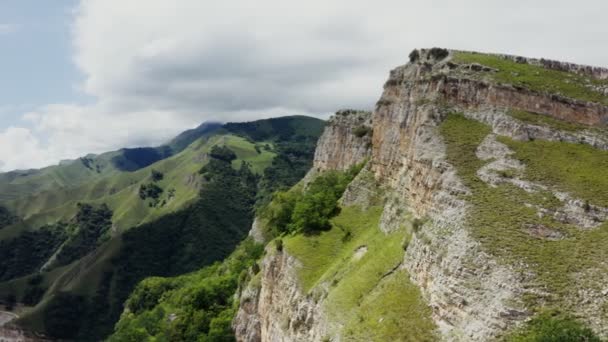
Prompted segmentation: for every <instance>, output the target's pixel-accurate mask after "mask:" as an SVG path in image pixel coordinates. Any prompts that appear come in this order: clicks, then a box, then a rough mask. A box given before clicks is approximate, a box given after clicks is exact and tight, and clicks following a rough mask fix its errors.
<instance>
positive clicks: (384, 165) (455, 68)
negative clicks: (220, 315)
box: [233, 48, 608, 341]
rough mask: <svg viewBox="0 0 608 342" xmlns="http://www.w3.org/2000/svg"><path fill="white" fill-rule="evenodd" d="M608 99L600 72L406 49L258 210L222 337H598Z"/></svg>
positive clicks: (605, 323) (607, 209)
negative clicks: (256, 256) (254, 262)
mask: <svg viewBox="0 0 608 342" xmlns="http://www.w3.org/2000/svg"><path fill="white" fill-rule="evenodd" d="M607 101H608V70H606V69H601V68H594V67H587V66H579V65H574V64H569V63H561V62H555V61H549V60H535V59H528V58H524V57H515V56H507V55H494V54H480V53H473V52H462V51H449V50H443V49H437V48H434V49H430V50H415V51H413V52H412V54H411V55H410V62H409V63H408V64H406V65H404V66H401V67H398V68H396V69H394V70H392V71H391V73H390V77H389V79H388V81H387V82H386V83H385V85H384V91H383V94H382V96H381V98H380V100H379V101H378V103H377V105H376V108H375V110H374V112H373V113H371V114H367V115H366V114H365V113H362V112H356V111H343V112H338V113H336V115H335V116H333V117H332V118H331V119H330V121H329V123H328V126H327V127H326V129H325V132H324V134H323V135H322V137H321V138H320V139H319V144H318V146H317V149H316V152H315V159H314V166H313V169H312V170H311V172H309V174H308V175H307V177H306V178H305V182H304V183H303V184H300V185H298V186H296V187H295V188H293V189H292V190H290V191H289V192H286V193H280V194H277V195H275V196H274V197H273V201H272V202H271V204H270V205H269V206H268V207H267V208H266V210H264V211H262V212H261V215H260V216H259V217H258V222H257V224H256V225H254V229H253V230H254V231H255V232H256V235H261V236H266V238H267V241H269V243H268V244H267V245H266V254H265V256H264V257H263V258H262V259H261V260H260V261H259V272H250V277H249V278H250V281H249V282H248V284H247V285H243V286H242V287H241V288H240V289H239V292H238V293H239V298H240V305H239V310H238V313H237V316H236V318H235V320H234V321H233V329H234V330H235V333H236V337H237V340H239V341H279V340H280V341H434V340H443V341H493V340H499V341H501V340H507V341H583V340H584V341H600V338H607V337H608V330H606V327H608V315H607V314H606V310H605V308H606V305H608V302H607V297H606V296H605V293H606V284H607V281H606V279H605V274H606V264H605V260H606V255H605V254H606V251H607V250H608V249H607V246H606V245H607V244H608V236H607V235H606V234H607V233H608V223H607V221H608V192H607V190H608V174H607V172H608V171H607V170H608V168H607V167H606V166H608V165H607V164H606V163H607V162H608V130H607V126H606V125H607V124H608V106H607V104H608V102H607ZM362 164H364V165H365V166H364V167H363V168H362V169H361V171H360V172H358V173H357V175H356V176H355V177H354V179H352V181H350V182H349V184H348V185H347V186H346V187H344V188H340V189H339V191H338V193H339V196H337V197H339V198H340V199H339V200H336V199H335V198H337V197H330V198H334V199H331V200H329V202H327V201H326V200H325V198H326V196H327V195H326V194H325V192H324V191H321V190H319V189H318V188H317V186H316V185H315V183H316V182H321V183H326V182H327V177H330V178H331V177H334V176H332V174H336V173H338V174H339V175H348V174H349V173H351V172H352V170H353V167H357V169H358V168H360V167H361V166H360V165H362ZM348 179H350V178H348ZM342 190H343V191H342ZM319 200H321V201H322V202H321V203H325V204H323V205H322V207H327V206H328V205H330V206H336V205H337V209H335V210H331V211H329V212H319V211H313V212H310V211H308V209H307V208H315V206H316V205H318V204H319V202H317V201H319ZM315 213H316V214H315ZM302 215H305V218H306V220H304V221H302ZM315 222H316V223H315ZM321 223H322V224H321Z"/></svg>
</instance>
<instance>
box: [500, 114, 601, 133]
mask: <svg viewBox="0 0 608 342" xmlns="http://www.w3.org/2000/svg"><path fill="white" fill-rule="evenodd" d="M508 114H509V115H510V116H512V117H513V118H515V119H517V120H519V121H521V122H524V123H528V124H533V125H539V126H545V127H549V128H552V129H556V130H560V131H566V132H576V131H581V130H584V129H592V127H591V126H586V125H582V124H576V123H572V122H567V121H563V120H559V119H555V118H553V117H551V116H549V115H544V114H537V113H531V112H527V111H524V110H510V111H509V113H508Z"/></svg>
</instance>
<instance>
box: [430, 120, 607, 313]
mask: <svg viewBox="0 0 608 342" xmlns="http://www.w3.org/2000/svg"><path fill="white" fill-rule="evenodd" d="M440 130H441V133H442V135H443V137H444V140H445V142H446V144H447V156H448V160H449V161H450V163H452V164H453V165H454V166H455V167H456V169H457V172H458V175H459V176H460V177H461V179H462V180H463V181H464V183H465V185H467V187H469V188H470V189H471V192H472V194H471V195H469V196H466V200H467V201H468V202H469V203H470V204H471V208H470V210H469V213H468V226H469V228H470V229H471V233H472V235H473V236H474V237H475V238H476V239H477V240H479V241H480V242H481V243H482V246H483V247H484V249H485V250H486V251H488V252H489V253H490V254H493V255H495V256H497V257H498V259H499V260H502V261H503V262H506V263H509V264H511V265H513V266H515V267H518V265H521V263H522V262H524V263H525V264H526V265H528V266H529V270H530V271H533V272H534V273H535V274H536V281H537V282H538V283H537V284H536V285H537V286H541V287H543V288H545V289H546V290H548V291H549V292H550V293H552V296H551V297H548V298H538V297H531V298H528V301H529V303H528V304H531V305H532V306H534V305H537V304H538V303H540V302H541V300H542V301H546V302H548V303H549V304H555V305H561V304H564V302H563V299H564V298H567V297H568V296H569V295H572V293H571V292H570V291H575V289H574V288H573V286H572V284H573V281H574V279H575V277H577V273H578V272H581V271H585V270H588V269H598V270H603V268H602V266H601V265H602V262H603V261H604V260H606V258H608V224H606V223H605V224H603V225H602V226H600V227H599V228H597V229H593V230H581V229H579V228H577V227H574V226H571V225H567V224H563V223H560V222H557V221H555V220H553V219H552V218H551V217H546V216H545V217H542V218H540V217H538V215H537V212H536V209H534V208H530V207H528V206H526V204H533V205H538V206H542V207H545V208H551V207H556V206H558V205H559V202H558V201H557V200H556V199H555V198H554V197H553V196H552V195H551V194H550V193H548V192H538V193H527V192H525V191H524V190H522V189H520V188H517V187H515V186H513V185H510V184H505V185H500V186H498V187H491V186H489V185H487V184H485V183H484V182H482V181H481V180H480V179H479V178H478V177H477V175H476V174H475V172H476V170H477V169H479V168H480V167H481V166H483V164H484V163H485V162H483V161H481V160H479V159H477V157H476V156H475V150H476V148H477V146H478V145H479V144H480V143H481V141H482V140H483V139H484V137H485V136H486V135H487V134H489V133H490V128H489V127H487V126H485V125H484V124H482V123H479V122H477V121H473V120H469V119H466V118H464V117H463V116H462V115H456V114H452V115H450V116H448V118H447V119H446V120H445V121H444V122H443V123H442V125H441V127H440ZM502 140H503V141H506V140H505V139H502ZM515 144H517V145H515ZM511 146H513V147H515V149H516V155H519V156H520V157H521V156H522V153H524V152H525V153H526V156H528V157H529V158H522V159H525V160H524V161H525V162H526V163H527V164H528V169H529V170H530V171H527V172H530V173H531V174H533V175H534V174H536V175H541V176H538V177H543V180H555V181H556V185H560V186H572V187H575V186H580V188H578V189H582V188H583V185H582V184H583V183H584V181H583V180H584V179H585V178H577V177H576V176H572V177H574V178H571V179H570V180H568V179H567V178H564V179H566V180H565V181H564V180H563V179H562V178H560V177H558V176H563V177H566V176H564V172H567V170H568V168H570V169H571V170H574V169H576V168H583V169H584V168H586V167H587V166H590V165H591V164H592V163H593V162H596V161H597V160H596V159H595V157H597V158H599V159H601V156H603V155H604V154H603V153H604V152H600V151H598V150H595V151H591V150H589V151H587V153H588V154H589V156H587V157H585V156H584V155H583V156H579V157H577V158H574V159H560V156H562V155H565V156H568V155H569V153H563V151H564V149H566V151H568V150H567V149H568V148H570V147H572V148H575V149H578V148H582V149H585V147H583V145H581V146H579V145H573V146H569V145H564V143H555V144H553V143H549V144H548V143H545V142H526V143H513V145H511ZM532 152H534V153H532ZM543 155H546V157H543ZM590 156H595V157H594V158H591V157H590ZM563 158H567V157H563ZM604 158H605V157H604ZM581 159H582V160H581ZM586 165H587V166H586ZM553 169H555V170H553ZM541 170H542V172H541ZM587 170H589V169H587ZM602 172H603V171H599V173H600V175H601V174H602ZM543 173H546V174H547V175H553V174H556V175H558V176H554V177H555V178H550V179H549V178H545V177H544V176H542V174H543ZM547 177H552V176H547ZM572 179H574V181H572ZM598 182H600V183H597V185H598V186H599V185H601V184H604V183H601V180H600V181H598ZM591 188H592V187H589V189H587V190H586V191H587V193H592V194H593V193H595V194H598V196H600V197H598V198H602V201H600V202H599V203H603V201H604V200H606V198H605V197H602V196H604V195H603V193H600V191H599V190H597V191H596V190H595V189H591ZM604 188H605V187H604ZM533 225H542V226H544V227H548V228H549V229H552V230H555V231H558V232H560V233H562V234H563V236H564V238H563V239H561V240H558V241H549V240H544V239H540V238H537V237H534V236H532V235H530V234H529V233H528V231H527V230H526V227H529V226H533ZM578 281H581V280H580V279H579V280H578Z"/></svg>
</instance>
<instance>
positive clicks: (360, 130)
mask: <svg viewBox="0 0 608 342" xmlns="http://www.w3.org/2000/svg"><path fill="white" fill-rule="evenodd" d="M371 133H372V128H371V127H367V126H365V125H361V126H359V127H357V128H355V129H354V130H353V134H354V135H355V136H357V138H361V137H364V136H366V135H369V134H371Z"/></svg>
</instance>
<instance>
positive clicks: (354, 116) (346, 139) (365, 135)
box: [313, 110, 372, 171]
mask: <svg viewBox="0 0 608 342" xmlns="http://www.w3.org/2000/svg"><path fill="white" fill-rule="evenodd" d="M371 118H372V115H371V113H370V112H364V111H355V110H342V111H339V112H337V113H336V114H335V115H334V116H332V117H331V118H330V119H329V122H328V123H327V126H326V128H325V131H324V132H323V135H321V137H320V138H319V142H318V143H317V149H316V151H315V157H314V166H313V170H315V171H325V170H345V169H348V168H349V167H351V166H353V165H355V164H357V163H360V162H362V161H363V160H364V159H365V158H367V157H368V156H369V155H370V152H371V136H372V122H371Z"/></svg>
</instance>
